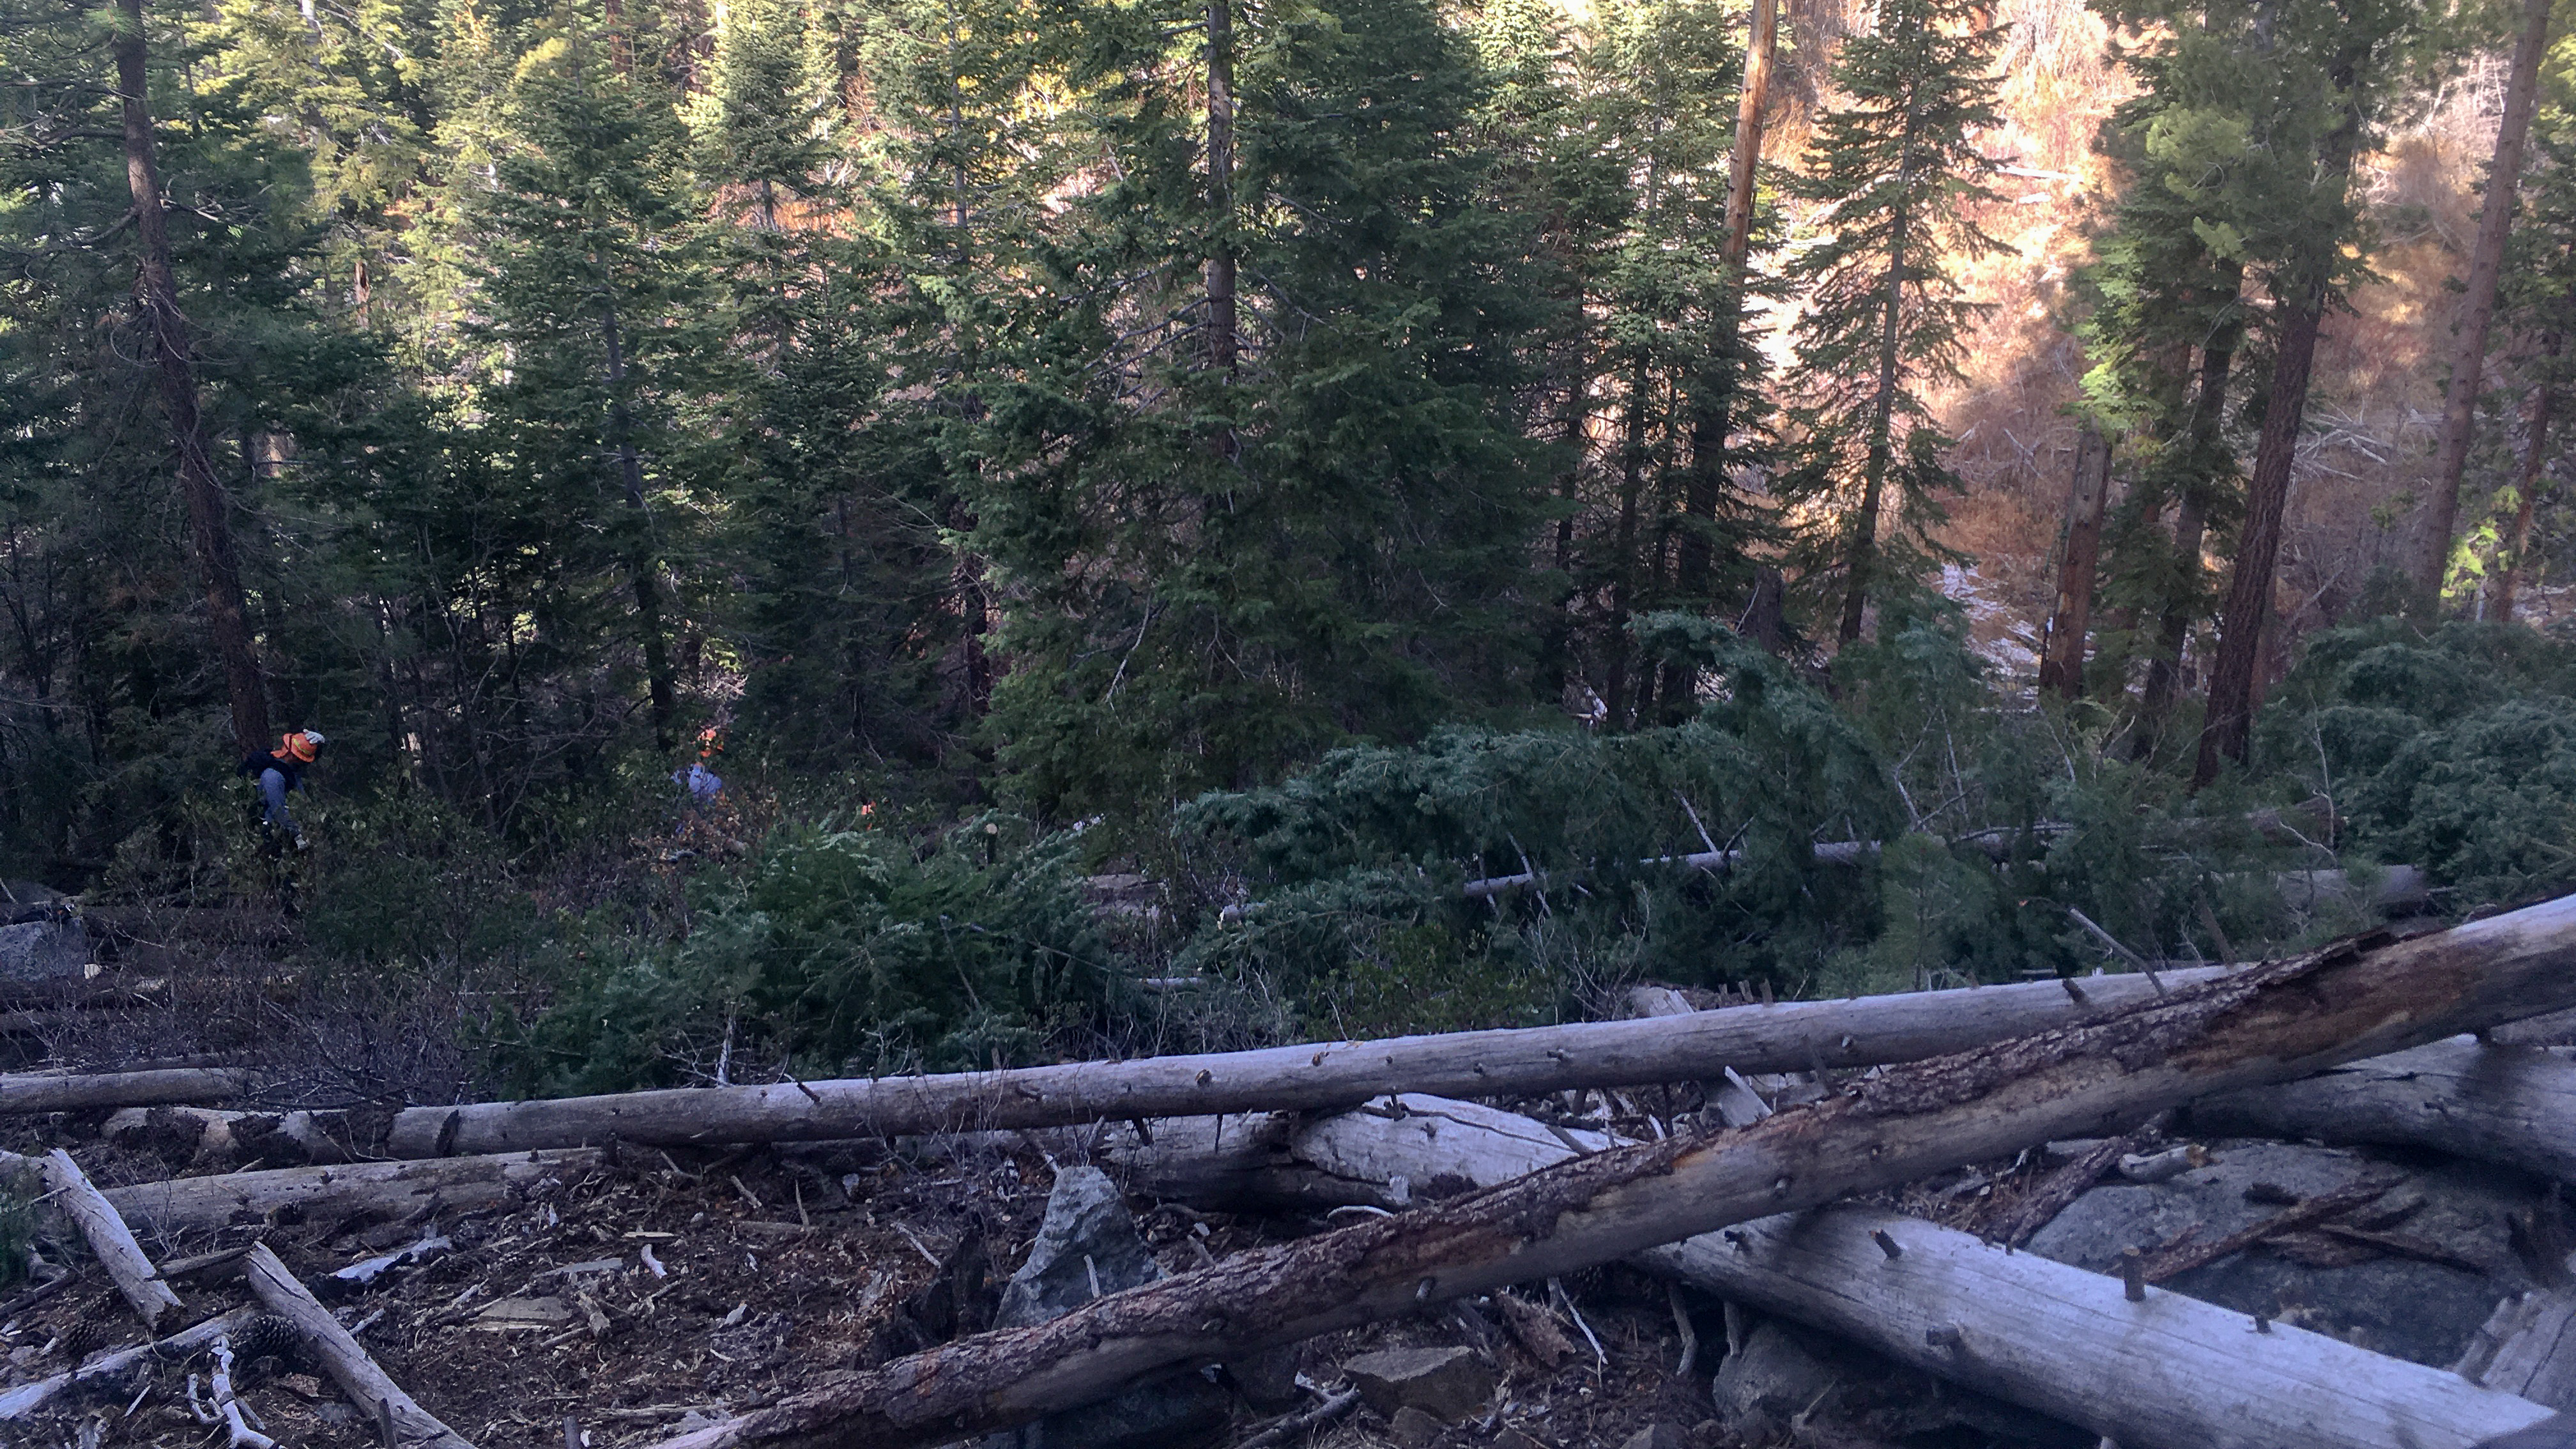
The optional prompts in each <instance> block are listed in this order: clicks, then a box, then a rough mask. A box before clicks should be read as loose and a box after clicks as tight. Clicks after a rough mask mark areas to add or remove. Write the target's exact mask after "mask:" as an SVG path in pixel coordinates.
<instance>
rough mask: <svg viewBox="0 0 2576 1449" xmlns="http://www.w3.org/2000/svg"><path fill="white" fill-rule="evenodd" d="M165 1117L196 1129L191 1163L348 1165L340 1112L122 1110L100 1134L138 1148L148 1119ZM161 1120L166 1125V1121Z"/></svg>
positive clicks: (344, 1118) (148, 1125)
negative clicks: (258, 1160) (246, 1160)
mask: <svg viewBox="0 0 2576 1449" xmlns="http://www.w3.org/2000/svg"><path fill="white" fill-rule="evenodd" d="M156 1112H159V1113H168V1114H172V1115H175V1116H178V1117H181V1118H184V1119H186V1120H187V1122H188V1123H189V1124H190V1125H191V1126H193V1127H194V1128H195V1129H196V1132H197V1147H196V1152H195V1158H194V1160H195V1161H197V1162H200V1163H207V1162H212V1163H220V1164H222V1165H224V1166H232V1165H234V1163H235V1162H236V1161H237V1157H236V1154H238V1155H239V1156H244V1157H265V1158H266V1159H267V1160H269V1161H271V1162H276V1163H279V1164H280V1165H285V1164H288V1163H304V1162H346V1161H348V1160H349V1143H348V1135H349V1121H348V1114H347V1113H345V1112H308V1111H303V1110H300V1109H299V1110H296V1111H291V1112H236V1111H230V1110H227V1109H225V1108H220V1107H123V1108H119V1109H118V1110H117V1111H116V1112H115V1113H114V1114H113V1115H111V1116H110V1117H109V1118H108V1119H107V1125H106V1126H105V1127H104V1128H102V1129H101V1130H102V1131H103V1132H104V1133H105V1134H106V1136H107V1139H108V1140H109V1141H111V1142H114V1143H116V1144H118V1145H119V1146H125V1147H133V1146H141V1145H143V1143H144V1139H145V1137H146V1136H147V1134H148V1133H149V1132H150V1131H151V1128H152V1124H153V1121H154V1116H153V1114H154V1113H156ZM165 1120H166V1119H165Z"/></svg>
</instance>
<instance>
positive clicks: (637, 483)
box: [599, 306, 680, 750]
mask: <svg viewBox="0 0 2576 1449" xmlns="http://www.w3.org/2000/svg"><path fill="white" fill-rule="evenodd" d="M599 332H600V339H601V340H602V341H603V342H604V343H605V344H606V345H607V352H608V442H609V446H610V447H611V448H612V449H614V450H615V451H616V454H617V479H618V482H619V484H620V485H622V486H623V488H624V490H625V493H626V506H627V507H628V508H629V509H632V510H633V511H634V513H635V518H636V543H635V546H634V547H633V548H631V549H629V550H628V551H627V555H626V569H627V574H628V578H629V581H630V582H631V583H632V584H633V586H634V591H635V627H636V629H637V630H638V631H639V632H640V633H642V634H643V636H644V678H645V682H646V685H647V687H648V688H649V689H650V690H651V692H652V698H653V743H654V746H655V747H656V748H658V749H664V750H667V749H669V748H671V745H672V743H673V741H674V739H675V738H676V733H675V731H676V729H677V727H678V721H679V713H680V707H679V689H678V686H677V684H676V683H675V682H674V681H673V679H672V677H671V651H670V646H669V645H668V644H667V643H666V642H665V641H664V640H663V638H662V587H661V584H660V582H659V581H658V580H657V579H656V578H655V577H654V570H655V568H656V564H655V561H654V557H653V542H652V529H653V524H652V518H651V514H650V511H649V510H648V509H647V508H646V506H645V502H644V463H643V459H642V458H641V457H640V456H639V455H638V454H637V453H636V451H635V415H634V413H633V411H632V410H631V409H629V408H628V407H627V405H626V339H625V336H624V334H623V333H622V332H620V331H619V329H618V325H617V309H616V308H615V307H613V306H612V307H603V308H602V309H600V314H599Z"/></svg>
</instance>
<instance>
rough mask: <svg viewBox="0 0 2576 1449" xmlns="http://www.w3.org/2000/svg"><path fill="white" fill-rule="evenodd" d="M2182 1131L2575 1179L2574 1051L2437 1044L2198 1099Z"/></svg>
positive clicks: (2466, 1041)
mask: <svg viewBox="0 0 2576 1449" xmlns="http://www.w3.org/2000/svg"><path fill="white" fill-rule="evenodd" d="M2191 1125H2192V1127H2193V1129H2194V1130H2195V1131H2198V1132H2201V1133H2205V1134H2209V1135H2213V1136H2214V1135H2221V1134H2226V1135H2234V1136H2253V1137H2313V1138H2316V1139H2318V1140H2319V1141H2324V1142H2336V1143H2376V1144H2381V1145H2386V1146H2399V1147H2432V1148H2438V1149H2439V1150H2441V1151H2444V1152H2449V1153H2453V1154H2456V1155H2458V1156H2461V1157H2475V1158H2479V1159H2482V1160H2484V1161H2487V1162H2501V1163H2504V1164H2506V1165H2507V1166H2511V1167H2519V1168H2523V1169H2525V1170H2527V1171H2531V1172H2538V1173H2542V1174H2545V1175H2547V1176H2550V1177H2555V1178H2558V1179H2560V1180H2561V1181H2566V1182H2576V1053H2571V1052H2569V1051H2566V1050H2563V1049H2560V1050H2551V1049H2544V1048H2538V1047H2510V1046H2481V1045H2479V1044H2478V1043H2477V1042H2476V1041H2475V1040H2473V1039H2469V1038H2462V1039H2460V1040H2457V1041H2445V1042H2437V1043H2435V1044H2434V1045H2432V1046H2426V1047H2418V1048H2416V1049H2415V1050H2413V1051H2407V1052H2397V1053H2394V1054H2392V1055H2389V1056H2384V1057H2374V1058H2372V1059H2371V1060H2369V1061H2361V1062H2354V1063H2351V1064H2350V1065H2348V1066H2341V1067H2337V1068H2335V1069H2333V1070H2332V1071H2328V1072H2324V1073H2320V1074H2319V1075H2317V1076H2314V1077H2310V1078H2308V1079H2307V1080H2305V1081H2299V1082H2284V1083H2282V1084H2281V1085H2279V1086H2273V1087H2257V1088H2253V1089H2251V1090H2248V1091H2240V1092H2228V1093H2224V1094H2221V1095H2217V1096H2211V1097H2205V1098H2203V1099H2201V1100H2200V1101H2198V1102H2194V1103H2193V1104H2192V1106H2191Z"/></svg>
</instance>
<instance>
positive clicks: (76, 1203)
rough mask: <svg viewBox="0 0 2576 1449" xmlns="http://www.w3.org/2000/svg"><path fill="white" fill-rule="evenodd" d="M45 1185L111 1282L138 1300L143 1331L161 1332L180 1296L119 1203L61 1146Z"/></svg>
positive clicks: (51, 1157) (48, 1163)
mask: <svg viewBox="0 0 2576 1449" xmlns="http://www.w3.org/2000/svg"><path fill="white" fill-rule="evenodd" d="M44 1162H45V1168H44V1170H45V1188H46V1191H47V1192H48V1193H49V1194H50V1195H51V1196H52V1197H53V1199H54V1201H56V1202H57V1203H60V1204H61V1205H62V1209H63V1211H64V1212H65V1213H67V1214H69V1215H70V1216H71V1220H72V1221H73V1222H74V1223H76V1224H78V1225H79V1226H80V1230H81V1237H82V1239H83V1240H84V1241H86V1242H87V1243H88V1244H89V1250H90V1252H91V1254H92V1255H93V1256H95V1257H96V1258H97V1259H98V1265H99V1267H100V1268H102V1269H104V1270H106V1272H107V1277H108V1281H110V1282H112V1283H114V1284H115V1285H116V1291H117V1292H118V1293H120V1294H122V1295H124V1298H125V1301H126V1302H127V1303H129V1304H131V1305H133V1308H134V1313H135V1316H136V1317H138V1318H141V1319H142V1320H143V1331H144V1332H146V1333H157V1332H159V1331H160V1328H161V1318H162V1315H163V1314H166V1313H170V1312H174V1311H176V1310H177V1309H178V1307H179V1295H178V1294H176V1293H173V1292H171V1291H170V1285H169V1284H167V1283H164V1282H162V1281H161V1280H160V1278H158V1277H157V1276H155V1272H154V1269H153V1267H152V1259H151V1258H149V1257H147V1256H146V1255H145V1254H144V1251H143V1247H142V1245H141V1244H139V1243H137V1242H135V1241H134V1230H133V1229H132V1228H129V1227H127V1226H126V1225H125V1219H124V1218H122V1217H120V1216H118V1215H117V1211H116V1208H115V1206H114V1205H113V1204H111V1203H109V1202H108V1200H107V1199H106V1198H105V1197H103V1196H101V1195H100V1193H99V1190H98V1189H97V1188H95V1187H92V1186H91V1185H90V1180H89V1177H88V1175H87V1174H85V1173H83V1172H82V1171H81V1170H80V1164H79V1163H77V1162H74V1161H72V1155H71V1154H70V1153H68V1152H65V1151H63V1150H62V1149H61V1148H59V1147H57V1148H55V1149H54V1150H53V1151H52V1152H50V1153H48V1154H46V1156H45V1160H44Z"/></svg>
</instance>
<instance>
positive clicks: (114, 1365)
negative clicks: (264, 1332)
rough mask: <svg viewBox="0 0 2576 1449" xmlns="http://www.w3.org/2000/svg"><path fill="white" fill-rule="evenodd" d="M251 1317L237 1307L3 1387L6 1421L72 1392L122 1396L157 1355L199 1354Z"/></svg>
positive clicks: (0, 1413)
mask: <svg viewBox="0 0 2576 1449" xmlns="http://www.w3.org/2000/svg"><path fill="white" fill-rule="evenodd" d="M250 1316H251V1314H250V1310H249V1309H247V1308H243V1309H236V1310H234V1311H233V1312H231V1313H227V1314H225V1315H223V1316H222V1317H220V1318H209V1319H207V1320H206V1321H205V1322H203V1323H199V1324H196V1325H194V1326H192V1327H188V1328H183V1329H181V1330H179V1331H178V1332H177V1333H174V1334H171V1335H170V1336H169V1337H168V1338H164V1339H157V1340H155V1341H153V1342H151V1343H139V1344H136V1345H134V1346H133V1347H132V1348H120V1349H117V1350H115V1351H114V1352H112V1353H104V1354H101V1355H99V1356H98V1357H97V1358H94V1359H91V1360H90V1361H89V1362H87V1363H85V1364H82V1365H80V1366H79V1367H77V1368H69V1369H65V1370H63V1371H62V1372H61V1373H58V1374H54V1375H52V1376H50V1377H48V1378H41V1379H38V1380H36V1381H35V1382H33V1383H27V1384H20V1385H18V1386H16V1387H15V1388H11V1389H7V1390H0V1421H5V1420H10V1419H24V1418H27V1417H30V1416H31V1415H34V1414H37V1413H40V1412H42V1411H43V1410H44V1409H45V1407H46V1406H47V1405H49V1404H51V1403H53V1402H54V1401H55V1400H56V1399H59V1398H62V1397H63V1396H64V1395H65V1394H67V1393H80V1394H92V1393H94V1394H96V1395H98V1396H99V1397H101V1398H106V1397H114V1398H116V1399H118V1400H119V1401H122V1400H123V1399H125V1398H126V1397H127V1395H128V1394H129V1393H130V1392H131V1391H132V1384H131V1379H132V1377H133V1375H134V1372H135V1370H136V1369H138V1368H141V1367H145V1366H147V1365H148V1364H149V1363H150V1361H152V1360H154V1359H164V1360H170V1359H179V1358H184V1357H186V1356H187V1355H189V1354H192V1353H195V1352H197V1351H198V1350H199V1349H202V1348H205V1347H206V1346H207V1345H209V1344H211V1343H213V1342H214V1341H215V1340H217V1339H219V1338H222V1337H224V1336H225V1335H227V1334H230V1333H235V1332H238V1331H239V1330H240V1329H241V1327H242V1325H243V1324H244V1323H246V1322H248V1321H249V1319H250Z"/></svg>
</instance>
